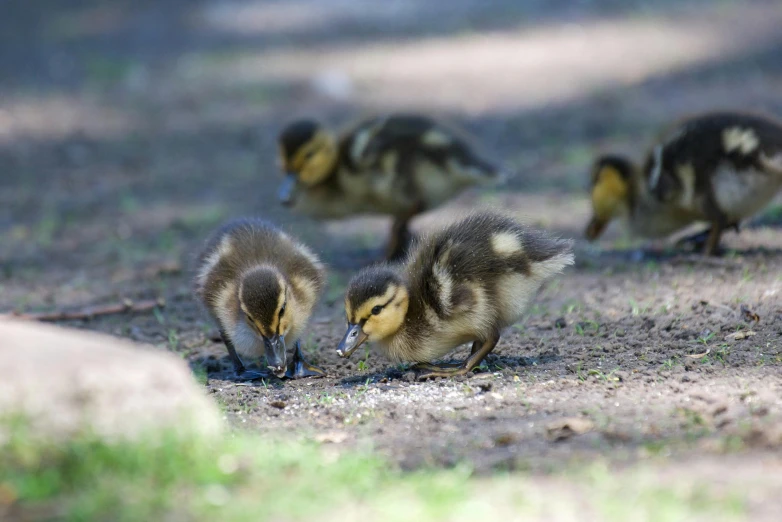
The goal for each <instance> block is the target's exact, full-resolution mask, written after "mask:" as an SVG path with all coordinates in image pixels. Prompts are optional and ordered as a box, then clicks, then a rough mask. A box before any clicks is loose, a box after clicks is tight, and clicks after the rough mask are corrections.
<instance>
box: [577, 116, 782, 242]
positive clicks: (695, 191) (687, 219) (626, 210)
mask: <svg viewBox="0 0 782 522" xmlns="http://www.w3.org/2000/svg"><path fill="white" fill-rule="evenodd" d="M780 186H782V124H780V123H778V122H776V121H774V120H772V119H769V118H765V117H761V116H755V115H749V114H741V113H727V112H726V113H708V114H704V115H701V116H697V117H693V118H689V119H687V120H684V121H683V122H681V123H679V124H677V125H674V126H672V127H670V128H669V129H667V130H666V131H665V132H664V133H662V134H661V136H660V138H659V141H658V142H657V144H656V145H655V146H654V147H653V148H652V150H651V152H650V153H649V154H648V155H647V157H646V160H645V162H644V164H643V166H642V167H639V166H637V165H634V164H633V163H632V162H631V161H630V160H628V159H625V158H622V157H619V156H603V157H601V158H599V159H598V160H597V161H596V162H595V164H594V166H593V169H592V209H593V216H592V219H591V220H590V222H589V225H588V226H587V229H586V236H587V238H588V239H590V240H594V239H596V238H598V237H599V236H600V234H601V233H602V232H603V230H604V228H605V227H606V225H607V224H608V223H609V222H610V221H611V220H612V219H613V218H623V219H624V220H626V221H627V222H628V223H629V228H630V230H631V232H632V233H634V234H635V235H638V236H643V237H662V236H667V235H669V234H671V233H673V232H676V231H677V230H680V229H681V228H683V227H685V226H687V225H689V224H691V223H693V222H696V221H707V222H709V223H710V225H711V227H710V229H709V230H708V236H707V239H706V241H705V245H704V248H703V253H704V254H706V255H714V254H716V253H717V251H718V246H719V243H720V238H721V235H722V232H723V231H724V230H726V229H727V228H731V227H733V228H736V229H737V230H738V225H739V223H740V221H741V220H742V219H745V218H748V217H751V216H752V215H753V214H755V213H757V212H758V211H760V210H761V209H762V208H763V207H764V206H766V205H767V204H768V203H769V201H771V200H772V199H773V198H774V196H775V194H776V193H777V192H778V190H779V188H780Z"/></svg>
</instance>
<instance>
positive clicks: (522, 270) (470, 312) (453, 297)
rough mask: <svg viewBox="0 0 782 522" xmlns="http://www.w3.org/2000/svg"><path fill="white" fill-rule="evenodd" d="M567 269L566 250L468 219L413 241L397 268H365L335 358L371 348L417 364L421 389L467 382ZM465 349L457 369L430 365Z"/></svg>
mask: <svg viewBox="0 0 782 522" xmlns="http://www.w3.org/2000/svg"><path fill="white" fill-rule="evenodd" d="M571 264H573V251H572V246H571V242H570V241H565V240H560V239H555V238H552V237H550V236H548V235H546V234H544V233H542V232H538V231H534V230H530V229H527V228H525V227H524V226H522V225H521V224H519V223H517V222H516V221H514V220H513V219H511V218H509V217H506V216H503V215H500V214H495V213H491V212H481V213H476V214H474V215H472V216H470V217H467V218H466V219H463V220H461V221H458V222H456V223H454V224H452V225H450V226H448V227H447V228H445V229H443V230H441V231H439V232H437V233H434V234H431V235H428V236H426V237H424V238H423V239H421V240H420V242H419V243H418V244H417V245H415V246H414V247H413V248H412V250H411V252H410V254H409V257H408V260H407V262H406V263H405V264H404V265H401V266H397V265H390V264H382V265H379V266H375V267H368V268H366V269H364V270H362V271H361V272H359V273H358V274H357V275H356V276H355V277H354V278H353V279H352V280H351V281H350V283H349V285H348V288H347V293H346V295H345V314H346V316H347V321H348V327H347V332H346V333H345V336H344V337H343V339H342V341H341V342H340V344H339V347H338V348H337V353H338V354H339V355H340V356H341V357H350V355H351V354H352V353H353V352H354V351H355V350H356V348H358V347H359V346H361V344H362V343H364V342H365V341H371V342H376V343H378V344H379V345H380V347H381V348H382V349H383V352H384V353H385V354H386V356H387V357H388V358H389V359H391V360H393V361H398V362H403V361H404V362H416V363H418V364H417V365H416V366H415V367H414V369H415V370H416V371H418V372H419V373H418V378H419V379H426V378H429V377H447V376H454V375H463V374H466V373H468V372H470V371H471V370H472V369H473V368H474V367H475V366H476V365H478V364H480V362H481V361H482V360H483V359H484V357H486V355H488V354H489V352H491V351H492V350H493V349H494V347H495V345H496V344H497V342H498V341H499V339H500V333H501V331H502V329H503V328H505V327H507V326H510V325H511V324H513V323H515V322H516V321H518V320H519V318H520V317H521V316H522V314H523V313H524V312H525V311H526V310H527V307H528V306H529V304H530V302H531V301H532V299H533V298H534V297H535V294H536V293H537V291H538V289H539V288H540V287H541V285H542V284H543V283H544V282H545V281H547V280H548V279H550V278H552V277H553V276H554V275H556V274H558V273H559V272H561V271H562V269H564V268H565V267H566V266H568V265H571ZM467 342H471V343H472V350H471V352H470V355H469V357H468V358H467V359H466V360H465V361H464V362H463V363H461V364H458V365H456V366H450V367H449V366H435V365H432V364H430V363H431V362H432V361H434V360H436V359H439V358H441V357H443V356H444V355H446V354H447V353H448V352H450V351H451V350H453V349H454V348H456V347H457V346H459V345H461V344H464V343H467Z"/></svg>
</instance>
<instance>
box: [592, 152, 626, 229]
mask: <svg viewBox="0 0 782 522" xmlns="http://www.w3.org/2000/svg"><path fill="white" fill-rule="evenodd" d="M634 168H635V167H634V166H633V164H632V163H631V162H630V161H629V160H627V159H625V158H623V157H620V156H603V157H601V158H599V159H598V160H597V161H596V162H595V164H594V166H593V167H592V219H591V220H590V221H589V225H587V228H586V232H585V235H586V237H587V239H589V240H590V241H594V240H595V239H597V238H598V237H600V235H601V234H602V233H603V230H605V228H606V226H607V225H608V224H609V223H610V222H611V220H613V219H614V218H616V217H619V216H621V215H623V214H626V213H627V212H629V205H630V204H629V201H628V198H629V197H630V177H631V175H632V172H633V169H634Z"/></svg>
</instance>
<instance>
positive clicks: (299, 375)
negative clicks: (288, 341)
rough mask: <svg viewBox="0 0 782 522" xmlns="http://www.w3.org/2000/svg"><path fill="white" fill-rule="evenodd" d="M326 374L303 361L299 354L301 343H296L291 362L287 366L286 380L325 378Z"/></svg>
mask: <svg viewBox="0 0 782 522" xmlns="http://www.w3.org/2000/svg"><path fill="white" fill-rule="evenodd" d="M325 376H326V372H325V371H324V370H322V369H320V368H318V367H317V366H314V365H312V364H310V363H308V362H307V361H305V360H304V356H303V355H302V353H301V343H299V341H296V349H295V350H294V352H293V360H292V361H291V362H290V363H289V364H288V369H287V370H286V371H285V377H287V378H288V379H303V378H305V377H325Z"/></svg>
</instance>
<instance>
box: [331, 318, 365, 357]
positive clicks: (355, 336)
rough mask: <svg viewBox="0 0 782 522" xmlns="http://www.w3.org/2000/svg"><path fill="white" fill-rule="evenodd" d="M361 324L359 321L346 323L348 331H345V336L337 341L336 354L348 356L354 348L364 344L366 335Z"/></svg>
mask: <svg viewBox="0 0 782 522" xmlns="http://www.w3.org/2000/svg"><path fill="white" fill-rule="evenodd" d="M361 326H362V325H361V324H360V323H359V324H350V323H348V331H347V332H345V337H343V338H342V340H341V341H340V342H339V346H337V355H339V356H340V357H344V358H348V357H350V356H351V355H352V354H353V352H355V351H356V348H358V347H359V346H361V345H362V344H364V341H366V340H367V337H368V336H367V334H365V333H364V330H363V329H362V328H361Z"/></svg>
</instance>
